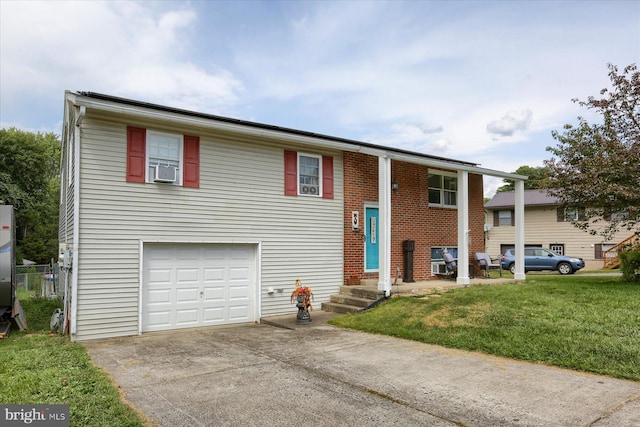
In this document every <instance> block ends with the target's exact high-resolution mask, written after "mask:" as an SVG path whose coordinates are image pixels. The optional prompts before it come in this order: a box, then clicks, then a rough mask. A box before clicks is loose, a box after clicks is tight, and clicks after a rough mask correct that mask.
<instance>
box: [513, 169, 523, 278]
mask: <svg viewBox="0 0 640 427" xmlns="http://www.w3.org/2000/svg"><path fill="white" fill-rule="evenodd" d="M515 188H516V193H515V206H514V208H515V225H516V227H515V242H514V243H515V252H516V274H514V276H513V278H514V279H516V280H524V279H525V278H526V275H525V274H524V181H519V180H517V181H515Z"/></svg>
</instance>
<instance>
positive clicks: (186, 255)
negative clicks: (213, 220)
mask: <svg viewBox="0 0 640 427" xmlns="http://www.w3.org/2000/svg"><path fill="white" fill-rule="evenodd" d="M255 251H256V247H255V245H224V244H219V245H216V244H210V245H209V244H176V245H168V244H147V245H145V249H144V253H145V256H144V260H143V262H144V267H143V291H142V297H143V300H142V304H143V308H142V330H143V331H154V330H165V329H174V328H185V327H195V326H201V325H214V324H226V323H238V322H251V321H255V320H256V313H255V312H256V310H255V299H256V294H257V292H256V270H255V262H256V252H255Z"/></svg>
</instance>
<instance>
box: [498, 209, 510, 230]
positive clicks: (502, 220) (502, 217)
mask: <svg viewBox="0 0 640 427" xmlns="http://www.w3.org/2000/svg"><path fill="white" fill-rule="evenodd" d="M507 225H515V218H514V211H513V209H510V210H501V211H498V210H496V211H493V226H494V227H500V226H503V227H504V226H507Z"/></svg>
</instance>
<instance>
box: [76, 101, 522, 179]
mask: <svg viewBox="0 0 640 427" xmlns="http://www.w3.org/2000/svg"><path fill="white" fill-rule="evenodd" d="M67 97H68V98H69V99H70V100H71V101H72V102H73V103H74V104H75V105H82V106H86V107H88V108H95V109H97V110H103V111H109V112H112V113H119V114H130V115H134V116H141V117H144V118H147V119H153V120H166V121H171V122H174V123H180V124H185V125H190V126H199V127H205V128H210V129H217V130H222V131H227V132H235V133H241V134H245V135H251V136H258V137H269V138H275V139H279V140H283V141H288V142H294V143H298V144H308V145H313V146H320V147H323V148H333V149H337V150H340V151H351V152H359V153H364V154H369V155H372V156H377V157H383V158H390V159H393V160H400V161H404V162H408V163H416V164H421V165H426V166H433V167H438V168H444V169H452V170H456V171H467V172H471V173H475V174H480V175H490V176H495V177H499V178H506V179H513V180H516V181H524V180H526V179H527V177H526V176H523V175H517V174H512V173H508V172H501V171H496V170H492V169H485V168H480V167H477V166H472V165H465V164H461V163H458V162H453V161H452V162H448V161H446V160H438V159H432V158H428V157H422V156H417V155H411V154H409V153H398V152H395V151H389V150H388V149H385V147H380V148H374V147H365V146H361V145H357V143H354V144H349V143H344V142H339V141H331V140H327V139H323V138H316V137H313V136H306V135H296V134H290V133H287V132H283V131H278V130H271V129H259V128H255V127H252V126H246V125H242V124H237V123H226V122H221V121H217V120H213V119H207V118H201V117H193V116H187V115H182V114H176V113H173V112H169V111H160V110H154V109H151V108H145V107H139V106H133V105H125V104H119V103H116V102H112V101H103V100H98V99H93V98H89V97H85V96H82V95H78V94H75V93H71V92H68V93H67Z"/></svg>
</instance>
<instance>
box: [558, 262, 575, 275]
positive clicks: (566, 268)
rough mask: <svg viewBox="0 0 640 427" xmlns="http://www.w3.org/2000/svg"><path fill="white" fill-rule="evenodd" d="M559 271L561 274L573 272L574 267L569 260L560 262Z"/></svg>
mask: <svg viewBox="0 0 640 427" xmlns="http://www.w3.org/2000/svg"><path fill="white" fill-rule="evenodd" d="M558 272H559V273H560V274H572V273H573V267H571V264H569V263H568V262H561V263H560V264H558Z"/></svg>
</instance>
